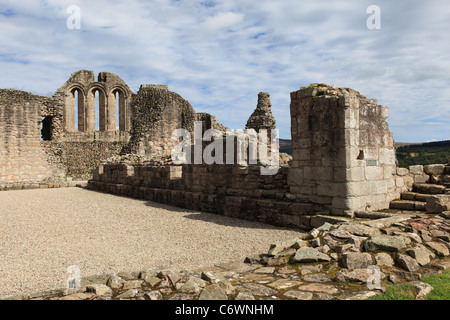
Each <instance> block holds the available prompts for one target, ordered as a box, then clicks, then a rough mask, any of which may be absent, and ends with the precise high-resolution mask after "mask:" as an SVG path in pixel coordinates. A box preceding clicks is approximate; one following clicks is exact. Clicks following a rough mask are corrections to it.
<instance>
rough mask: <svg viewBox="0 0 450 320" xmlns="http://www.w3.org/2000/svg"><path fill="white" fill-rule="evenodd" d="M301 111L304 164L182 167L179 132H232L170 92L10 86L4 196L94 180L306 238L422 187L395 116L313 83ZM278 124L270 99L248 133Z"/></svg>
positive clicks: (261, 99)
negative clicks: (271, 171) (401, 151)
mask: <svg viewBox="0 0 450 320" xmlns="http://www.w3.org/2000/svg"><path fill="white" fill-rule="evenodd" d="M290 112H291V136H292V159H289V160H290V161H289V162H288V163H281V167H280V169H279V170H278V173H277V174H275V175H272V176H267V175H261V173H260V168H261V166H263V165H261V164H248V165H245V166H244V165H242V164H212V165H208V164H206V163H201V164H183V165H174V164H172V163H171V161H170V154H171V150H172V149H173V147H174V146H175V144H176V143H177V142H176V141H172V140H171V134H172V132H173V131H174V130H176V129H180V128H182V129H186V130H188V131H189V132H192V131H193V128H194V122H195V121H202V123H203V128H202V131H203V132H205V131H206V130H208V129H213V128H214V129H218V130H220V131H222V132H225V130H226V129H227V128H225V127H224V126H223V125H221V124H220V123H219V122H218V121H217V120H216V118H215V117H214V116H212V115H209V114H207V113H196V112H195V110H194V108H193V107H192V106H191V105H190V103H189V102H188V101H187V100H185V99H184V98H183V97H181V96H180V95H178V94H177V93H174V92H171V91H170V90H169V89H168V87H167V86H165V85H147V84H144V85H142V86H141V87H140V89H139V91H138V92H137V93H133V92H132V91H131V90H130V88H129V87H128V85H127V84H126V83H125V82H124V81H123V80H122V79H121V78H120V77H118V76H117V75H114V74H112V73H108V72H101V73H100V74H99V75H98V77H97V79H96V78H95V76H94V73H93V72H92V71H87V70H81V71H78V72H76V73H74V74H72V75H71V77H70V79H69V80H68V81H66V82H65V83H64V84H63V85H62V86H61V87H60V88H59V89H58V90H57V91H56V93H55V94H54V95H53V97H51V98H50V97H42V96H37V95H33V94H31V93H27V92H22V91H18V90H13V89H3V90H0V133H1V136H2V138H3V139H2V140H1V142H0V158H1V159H0V160H1V163H2V166H1V169H0V189H2V190H10V189H26V188H36V187H48V186H64V185H65V183H66V182H67V181H70V180H89V184H88V187H89V188H91V189H94V190H100V191H104V192H109V193H114V194H118V195H125V196H132V197H137V198H141V199H146V200H151V201H156V202H162V203H167V204H171V205H174V206H179V207H183V208H189V209H194V210H201V211H205V212H211V213H217V214H223V215H227V216H232V217H238V218H243V219H249V220H256V221H262V222H267V223H272V224H276V225H281V226H294V227H297V228H304V229H310V228H313V227H316V226H320V225H321V224H323V223H324V222H326V221H339V219H344V218H345V217H353V216H354V214H355V212H358V211H371V210H378V209H385V208H388V207H389V204H390V202H391V201H392V200H393V199H397V198H398V197H399V196H400V193H401V192H403V191H407V190H410V189H411V187H412V182H411V180H410V179H411V175H409V174H408V175H405V174H401V175H399V174H398V171H399V170H398V169H397V167H396V159H395V150H394V141H393V135H392V133H391V132H390V131H389V127H388V124H387V122H386V118H387V117H388V115H389V109H388V107H386V106H381V105H378V104H377V101H376V100H371V99H367V98H366V97H364V96H362V95H361V94H360V93H358V92H357V91H355V90H352V89H348V88H341V87H338V86H330V85H323V84H313V85H311V86H309V87H304V88H301V89H300V90H298V91H295V92H292V93H291V106H290ZM96 119H97V121H96ZM275 123H276V122H275V119H274V117H273V116H272V113H271V103H270V96H269V94H268V93H263V92H262V93H260V94H259V96H258V105H257V108H256V110H255V112H254V113H253V114H252V115H251V116H250V118H249V120H248V122H247V125H246V127H247V129H250V128H252V129H256V130H259V129H268V130H273V129H275ZM283 159H284V158H283Z"/></svg>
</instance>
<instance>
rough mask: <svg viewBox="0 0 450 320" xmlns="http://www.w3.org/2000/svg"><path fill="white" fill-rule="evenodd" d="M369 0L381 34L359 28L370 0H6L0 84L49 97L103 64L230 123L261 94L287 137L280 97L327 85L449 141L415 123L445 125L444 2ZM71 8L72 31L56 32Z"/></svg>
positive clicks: (397, 130)
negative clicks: (74, 14)
mask: <svg viewBox="0 0 450 320" xmlns="http://www.w3.org/2000/svg"><path fill="white" fill-rule="evenodd" d="M376 2H377V4H378V5H379V6H380V7H381V12H382V16H381V18H382V29H381V30H368V29H367V28H366V19H367V18H368V16H369V15H368V14H367V13H366V9H367V7H368V6H369V5H372V4H374V3H373V1H372V0H361V1H358V2H354V1H344V0H338V1H336V0H334V1H331V0H327V1H325V0H323V1H314V2H313V1H300V0H278V1H273V0H260V1H251V2H250V1H237V0H217V1H206V0H204V1H202V0H196V1H183V0H179V1H175V0H153V1H140V0H129V1H126V2H124V1H106V0H98V1H87V0H63V1H61V0H58V1H56V0H47V1H34V0H28V1H14V0H4V1H2V2H1V3H0V30H7V32H1V33H0V70H2V73H1V76H0V87H3V88H4V87H15V88H17V89H22V90H27V91H32V92H35V93H40V94H47V93H48V92H54V91H55V90H56V89H57V88H58V87H59V86H60V85H62V84H63V83H64V82H65V81H66V80H67V78H68V77H69V76H70V74H71V73H72V72H74V71H77V70H79V69H90V70H94V71H95V72H96V73H98V72H100V71H109V72H114V73H117V74H118V75H120V76H121V77H122V78H123V79H124V80H125V81H126V82H127V83H128V84H129V85H130V87H131V88H132V89H133V90H134V91H136V90H137V89H138V88H139V85H140V84H142V83H168V84H169V87H170V89H171V90H173V91H176V92H178V93H180V94H181V95H182V96H183V97H185V98H186V99H188V100H189V101H190V102H191V104H192V105H193V106H194V108H196V110H198V111H202V112H210V113H212V114H215V115H216V116H217V118H218V120H219V121H221V122H223V123H224V124H225V125H227V126H229V127H231V128H235V129H237V128H242V127H243V126H245V123H246V121H247V117H248V116H250V114H251V113H252V111H253V109H254V108H255V106H256V99H257V94H258V92H260V91H268V92H270V93H271V97H272V104H273V112H274V115H275V117H276V119H277V123H278V126H279V129H280V133H281V135H282V137H284V138H289V137H290V116H289V103H290V98H289V93H290V92H291V91H294V90H298V88H299V87H300V86H302V85H308V84H309V83H312V82H325V83H332V84H338V85H342V86H345V87H352V88H354V89H356V90H358V91H360V92H361V93H362V94H364V95H366V96H368V97H369V98H378V99H379V103H382V104H385V105H388V106H389V107H390V108H391V117H390V119H389V123H390V125H391V129H392V130H393V131H394V134H395V137H396V140H398V141H425V140H432V139H438V140H439V139H445V138H447V137H448V136H449V135H450V129H449V127H450V126H445V125H441V126H430V125H428V124H427V123H426V122H425V121H427V120H428V121H430V120H429V119H431V118H435V119H438V121H434V122H442V123H444V124H448V123H449V118H450V77H449V74H450V61H449V59H448V52H449V51H450V43H449V42H448V39H447V35H446V33H445V30H449V29H450V20H448V15H449V14H450V5H449V4H447V3H444V2H442V1H437V0H434V1H427V2H423V1H418V0H412V1H408V2H395V3H394V2H392V1H391V2H389V1H381V0H379V1H376ZM69 5H78V6H79V7H80V8H81V13H82V16H81V19H82V21H81V25H82V28H81V30H68V29H67V28H66V19H67V17H68V15H67V13H66V8H67V7H68V6H69ZM411 128H414V129H415V130H411ZM412 131H414V132H412Z"/></svg>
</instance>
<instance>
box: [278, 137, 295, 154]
mask: <svg viewBox="0 0 450 320" xmlns="http://www.w3.org/2000/svg"><path fill="white" fill-rule="evenodd" d="M279 141H280V142H279V143H280V152H281V153H287V154H290V155H292V143H291V140H287V139H279Z"/></svg>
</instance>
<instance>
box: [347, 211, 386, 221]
mask: <svg viewBox="0 0 450 320" xmlns="http://www.w3.org/2000/svg"><path fill="white" fill-rule="evenodd" d="M392 216H393V215H392V214H391V213H387V212H376V211H355V218H361V219H370V220H374V219H383V218H390V217H392Z"/></svg>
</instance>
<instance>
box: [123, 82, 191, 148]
mask: <svg viewBox="0 0 450 320" xmlns="http://www.w3.org/2000/svg"><path fill="white" fill-rule="evenodd" d="M131 113H132V118H131V127H132V130H131V138H130V143H129V147H128V149H129V151H130V153H134V154H138V155H142V156H144V155H145V156H170V154H171V150H172V149H173V147H174V146H175V145H176V144H177V142H174V141H171V136H172V133H173V131H174V130H176V129H186V130H188V131H189V132H193V129H194V121H195V111H194V109H193V108H192V106H191V104H190V103H189V102H188V101H187V100H185V99H183V98H182V97H181V96H180V95H179V94H177V93H175V92H172V91H169V90H168V89H167V87H165V86H163V87H162V86H155V85H142V86H141V88H140V89H139V91H138V93H137V94H135V95H133V98H132V101H131Z"/></svg>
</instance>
